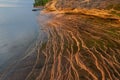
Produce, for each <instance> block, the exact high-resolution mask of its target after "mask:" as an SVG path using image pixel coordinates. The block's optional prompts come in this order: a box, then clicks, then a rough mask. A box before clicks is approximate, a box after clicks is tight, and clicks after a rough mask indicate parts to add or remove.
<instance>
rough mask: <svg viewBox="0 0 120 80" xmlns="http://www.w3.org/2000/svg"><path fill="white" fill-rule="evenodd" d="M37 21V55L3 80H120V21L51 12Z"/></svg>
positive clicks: (23, 61) (29, 57) (20, 64)
mask: <svg viewBox="0 0 120 80" xmlns="http://www.w3.org/2000/svg"><path fill="white" fill-rule="evenodd" d="M38 20H39V23H40V26H42V27H41V28H40V30H41V31H42V32H41V31H40V35H39V38H40V39H39V41H38V43H37V45H38V46H37V49H36V50H35V52H36V53H34V52H33V53H32V54H31V55H29V56H28V57H27V58H25V59H24V60H22V61H20V63H17V65H16V67H15V68H13V70H12V72H11V73H10V74H7V75H6V74H4V75H5V78H3V80H4V79H5V80H119V79H120V21H119V20H116V19H115V20H114V19H109V18H107V19H105V18H100V17H96V16H91V15H84V14H59V13H58V14H54V13H51V12H50V13H44V14H40V16H39V19H38ZM2 77H4V76H3V75H2Z"/></svg>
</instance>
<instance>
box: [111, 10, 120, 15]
mask: <svg viewBox="0 0 120 80" xmlns="http://www.w3.org/2000/svg"><path fill="white" fill-rule="evenodd" d="M111 14H114V15H117V16H120V13H117V12H116V11H111Z"/></svg>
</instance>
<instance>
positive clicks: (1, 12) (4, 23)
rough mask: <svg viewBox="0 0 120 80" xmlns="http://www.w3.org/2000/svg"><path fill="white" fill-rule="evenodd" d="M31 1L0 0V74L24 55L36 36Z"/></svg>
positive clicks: (35, 24)
mask: <svg viewBox="0 0 120 80" xmlns="http://www.w3.org/2000/svg"><path fill="white" fill-rule="evenodd" d="M32 4H33V1H32V0H0V72H1V71H2V69H3V68H6V67H7V66H8V65H9V63H10V62H13V61H15V60H17V59H18V58H19V56H21V55H22V54H24V53H25V52H26V50H27V48H28V47H29V46H30V45H31V44H32V43H33V41H35V39H36V38H37V34H38V31H37V30H38V25H37V21H36V17H37V13H38V12H32Z"/></svg>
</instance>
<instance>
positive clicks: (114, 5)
mask: <svg viewBox="0 0 120 80" xmlns="http://www.w3.org/2000/svg"><path fill="white" fill-rule="evenodd" d="M106 9H114V10H117V11H120V4H111V5H108V6H107V7H106Z"/></svg>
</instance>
